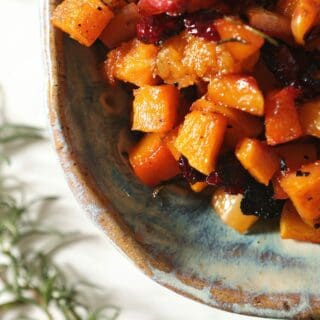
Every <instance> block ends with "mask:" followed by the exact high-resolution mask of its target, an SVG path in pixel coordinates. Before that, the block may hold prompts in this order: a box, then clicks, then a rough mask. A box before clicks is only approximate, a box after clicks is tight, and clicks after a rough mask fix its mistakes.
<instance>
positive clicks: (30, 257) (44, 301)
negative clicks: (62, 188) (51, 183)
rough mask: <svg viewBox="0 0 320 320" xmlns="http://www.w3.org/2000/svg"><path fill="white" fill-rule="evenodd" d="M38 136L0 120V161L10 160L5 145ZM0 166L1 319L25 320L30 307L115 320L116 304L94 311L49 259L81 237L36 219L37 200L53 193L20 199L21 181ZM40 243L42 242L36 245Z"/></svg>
mask: <svg viewBox="0 0 320 320" xmlns="http://www.w3.org/2000/svg"><path fill="white" fill-rule="evenodd" d="M39 139H43V132H42V130H40V129H38V128H35V127H31V126H25V125H17V124H9V123H2V124H1V123H0V161H1V159H5V160H10V159H9V157H8V155H7V153H6V151H5V150H6V148H7V147H8V146H12V145H17V143H21V144H22V145H25V144H26V143H27V142H30V141H37V140H39ZM0 164H1V167H0V318H1V319H2V318H3V316H4V315H6V314H8V313H11V312H15V313H17V312H18V313H19V316H18V318H16V319H20V320H22V319H25V320H27V319H29V320H30V319H32V318H30V317H28V314H30V313H29V311H30V310H29V308H36V309H38V310H40V312H42V314H43V317H44V318H47V319H48V320H53V319H54V320H56V319H58V318H59V319H60V318H61V319H66V320H114V319H116V318H117V317H118V315H119V309H118V308H117V307H116V306H113V305H104V306H102V307H98V308H95V309H94V310H93V309H92V307H91V306H90V305H89V304H88V303H87V301H85V300H88V299H84V298H83V296H82V293H81V290H80V286H79V284H81V283H80V282H78V284H77V285H74V284H70V283H69V282H68V279H66V276H65V274H64V272H63V271H62V270H61V268H60V266H58V265H57V264H56V263H55V262H54V255H55V253H56V252H57V251H58V250H60V249H61V248H64V247H65V246H66V245H68V244H70V243H71V242H73V241H76V240H79V238H81V237H82V235H79V234H78V233H64V232H62V231H60V230H58V229H52V228H51V227H49V226H47V225H45V224H44V223H43V222H41V221H43V219H40V218H39V216H40V215H43V214H44V212H43V211H41V209H39V207H40V206H39V203H44V202H52V201H55V200H56V197H45V198H41V199H36V200H33V201H31V202H27V203H25V202H24V201H23V200H22V199H21V198H23V197H22V191H21V185H20V183H19V182H17V180H16V179H11V178H8V177H6V176H5V174H4V173H3V170H1V169H3V165H4V161H2V163H0ZM37 208H38V210H37ZM43 242H44V243H46V245H45V246H42V247H41V246H40V244H41V243H43ZM48 243H50V245H48ZM82 284H84V283H82ZM91 289H92V290H91V291H93V288H91ZM91 293H92V294H93V292H91Z"/></svg>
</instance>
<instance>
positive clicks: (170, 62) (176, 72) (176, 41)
mask: <svg viewBox="0 0 320 320" xmlns="http://www.w3.org/2000/svg"><path fill="white" fill-rule="evenodd" d="M187 43H188V35H186V34H180V35H177V36H174V37H171V38H170V39H168V40H167V41H165V42H164V43H163V45H162V46H161V48H160V50H159V54H158V56H157V62H156V73H157V75H158V76H159V77H160V78H161V79H163V80H164V82H165V83H169V84H174V83H177V84H178V86H179V88H184V87H188V86H190V85H193V84H194V83H195V82H197V79H198V76H197V75H196V74H195V72H193V71H191V70H190V68H189V67H188V66H185V65H184V64H183V58H184V52H185V47H186V45H187Z"/></svg>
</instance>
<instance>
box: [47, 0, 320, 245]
mask: <svg viewBox="0 0 320 320" xmlns="http://www.w3.org/2000/svg"><path fill="white" fill-rule="evenodd" d="M52 22H53V24H54V25H55V26H56V27H58V28H60V29H61V30H63V31H65V32H67V33H68V34H69V35H70V36H71V37H72V38H74V39H75V40H77V41H78V42H80V43H81V44H83V45H85V46H91V45H92V44H93V43H94V42H95V41H96V40H98V39H99V40H100V41H101V42H102V43H103V44H104V45H105V46H106V47H107V48H109V49H110V50H109V52H108V53H107V58H106V61H105V70H104V72H105V75H106V78H107V81H108V82H109V83H110V84H111V85H115V84H116V83H118V82H121V83H123V84H124V85H125V86H127V89H128V90H130V91H131V92H132V97H133V103H132V111H131V112H132V123H131V129H132V130H133V131H135V132H139V133H141V134H142V135H141V136H142V137H141V138H140V139H139V141H138V142H137V143H136V144H135V145H134V146H133V147H132V149H131V151H130V152H129V156H128V160H129V161H128V162H129V164H130V165H131V167H132V170H133V172H134V173H135V175H136V177H137V178H138V179H139V180H140V181H141V182H142V183H144V184H145V185H147V186H149V187H151V188H156V187H157V186H159V185H160V186H161V185H162V184H163V183H165V182H167V181H171V180H172V179H175V178H176V177H180V178H182V179H183V180H184V181H185V182H186V187H188V188H190V189H191V190H193V192H197V193H201V192H204V193H206V194H211V195H213V196H212V206H213V208H214V209H215V212H216V213H217V214H218V215H219V216H220V218H221V219H222V221H224V222H225V223H226V224H227V225H228V226H230V227H231V228H233V229H234V230H236V231H238V232H240V233H246V232H248V230H249V229H250V228H251V227H252V226H253V224H254V223H255V222H256V221H258V220H259V219H269V218H276V217H280V234H281V237H282V238H283V239H295V240H300V241H308V242H316V243H320V157H319V149H320V147H319V146H320V143H319V138H320V1H319V0H279V1H272V0H271V1H267V0H246V1H235V0H226V1H220V0H207V1H199V0H192V1H186V0H170V1H169V0H157V1H155V0H140V1H122V0H109V1H107V0H104V1H102V0H64V1H63V2H62V3H61V4H60V5H58V6H57V8H56V10H55V11H54V14H53V17H52Z"/></svg>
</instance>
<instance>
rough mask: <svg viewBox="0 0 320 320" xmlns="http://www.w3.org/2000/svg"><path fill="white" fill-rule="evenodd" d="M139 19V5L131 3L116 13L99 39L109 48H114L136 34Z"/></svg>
mask: <svg viewBox="0 0 320 320" xmlns="http://www.w3.org/2000/svg"><path fill="white" fill-rule="evenodd" d="M139 19H140V14H139V10H138V6H137V5H136V4H135V3H129V4H128V5H126V6H124V7H123V8H121V10H120V11H119V12H118V13H117V14H116V15H115V17H114V18H113V19H112V20H111V21H110V23H109V24H108V26H107V27H106V28H105V29H104V30H103V32H102V33H101V35H100V37H99V39H100V40H101V41H102V43H103V44H104V45H105V46H107V47H108V48H114V47H116V46H118V45H119V44H120V43H122V42H125V41H129V40H131V39H132V38H133V37H134V36H135V35H136V26H137V22H138V20H139Z"/></svg>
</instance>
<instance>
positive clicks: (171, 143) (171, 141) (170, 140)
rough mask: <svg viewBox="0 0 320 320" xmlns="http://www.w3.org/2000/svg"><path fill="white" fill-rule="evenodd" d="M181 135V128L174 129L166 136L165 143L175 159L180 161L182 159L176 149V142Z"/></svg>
mask: <svg viewBox="0 0 320 320" xmlns="http://www.w3.org/2000/svg"><path fill="white" fill-rule="evenodd" d="M178 133H179V127H176V128H174V129H172V130H171V131H170V132H168V133H167V134H166V136H165V137H164V139H163V141H164V142H165V144H166V145H167V147H168V149H169V150H170V151H171V153H172V155H173V157H174V158H175V159H176V160H177V161H178V160H179V159H180V157H181V153H180V152H179V151H178V150H177V148H176V147H175V142H176V139H177V136H178Z"/></svg>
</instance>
